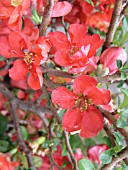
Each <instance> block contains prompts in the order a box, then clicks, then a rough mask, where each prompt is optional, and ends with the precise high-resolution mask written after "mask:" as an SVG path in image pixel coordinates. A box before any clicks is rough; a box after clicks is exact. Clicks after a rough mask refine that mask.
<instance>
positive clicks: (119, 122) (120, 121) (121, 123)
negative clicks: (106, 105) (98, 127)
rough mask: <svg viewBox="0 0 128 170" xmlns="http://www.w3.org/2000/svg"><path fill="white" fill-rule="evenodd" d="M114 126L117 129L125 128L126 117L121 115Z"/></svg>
mask: <svg viewBox="0 0 128 170" xmlns="http://www.w3.org/2000/svg"><path fill="white" fill-rule="evenodd" d="M116 126H117V127H119V128H124V127H126V126H127V123H126V117H125V116H123V115H121V116H120V117H119V118H118V120H117V122H116Z"/></svg>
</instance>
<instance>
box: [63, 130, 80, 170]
mask: <svg viewBox="0 0 128 170" xmlns="http://www.w3.org/2000/svg"><path fill="white" fill-rule="evenodd" d="M64 136H65V142H66V147H67V150H68V152H69V154H70V156H71V160H72V162H73V164H74V169H75V170H79V168H78V166H77V161H76V159H75V157H74V154H73V151H72V148H71V145H70V142H69V137H68V132H66V130H64Z"/></svg>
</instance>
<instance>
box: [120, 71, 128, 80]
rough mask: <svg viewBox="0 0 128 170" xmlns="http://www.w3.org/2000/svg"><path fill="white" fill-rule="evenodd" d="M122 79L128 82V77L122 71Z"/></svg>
mask: <svg viewBox="0 0 128 170" xmlns="http://www.w3.org/2000/svg"><path fill="white" fill-rule="evenodd" d="M121 79H122V80H126V79H127V75H126V74H125V73H124V72H123V71H121Z"/></svg>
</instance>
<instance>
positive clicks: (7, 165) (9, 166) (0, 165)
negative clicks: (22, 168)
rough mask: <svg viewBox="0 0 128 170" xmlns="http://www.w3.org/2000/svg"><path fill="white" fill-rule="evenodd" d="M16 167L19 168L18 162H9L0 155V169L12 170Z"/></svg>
mask: <svg viewBox="0 0 128 170" xmlns="http://www.w3.org/2000/svg"><path fill="white" fill-rule="evenodd" d="M17 166H19V163H18V162H9V161H8V160H7V158H6V156H5V155H3V154H1V153H0V169H2V170H14V169H15V167H17Z"/></svg>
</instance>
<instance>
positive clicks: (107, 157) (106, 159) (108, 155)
mask: <svg viewBox="0 0 128 170" xmlns="http://www.w3.org/2000/svg"><path fill="white" fill-rule="evenodd" d="M113 152H114V151H113V149H112V148H111V149H108V150H106V151H104V152H102V153H101V154H100V156H99V158H100V160H101V162H102V163H103V164H109V163H110V162H111V161H112V155H113Z"/></svg>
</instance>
